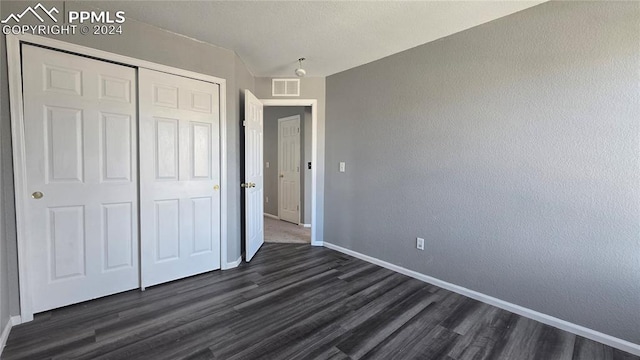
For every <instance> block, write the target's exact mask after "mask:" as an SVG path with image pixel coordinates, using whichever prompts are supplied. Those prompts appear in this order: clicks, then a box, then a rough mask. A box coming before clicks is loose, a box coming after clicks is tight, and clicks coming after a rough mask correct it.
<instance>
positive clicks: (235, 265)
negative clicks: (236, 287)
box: [229, 255, 242, 269]
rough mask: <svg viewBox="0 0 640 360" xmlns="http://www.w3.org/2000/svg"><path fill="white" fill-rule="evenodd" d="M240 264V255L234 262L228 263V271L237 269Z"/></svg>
mask: <svg viewBox="0 0 640 360" xmlns="http://www.w3.org/2000/svg"><path fill="white" fill-rule="evenodd" d="M241 262H242V255H240V257H239V258H237V259H236V261H234V262H230V263H229V269H232V268H236V267H238V266H239V265H240V263H241Z"/></svg>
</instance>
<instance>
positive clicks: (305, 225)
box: [298, 223, 311, 228]
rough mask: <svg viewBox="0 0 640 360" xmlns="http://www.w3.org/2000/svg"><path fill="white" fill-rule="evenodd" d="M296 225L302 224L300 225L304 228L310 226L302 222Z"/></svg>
mask: <svg viewBox="0 0 640 360" xmlns="http://www.w3.org/2000/svg"><path fill="white" fill-rule="evenodd" d="M298 225H299V226H302V227H306V228H310V227H311V224H303V223H299V224H298Z"/></svg>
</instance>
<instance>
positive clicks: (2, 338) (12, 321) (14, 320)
mask: <svg viewBox="0 0 640 360" xmlns="http://www.w3.org/2000/svg"><path fill="white" fill-rule="evenodd" d="M21 322H22V321H21V320H20V316H19V315H18V316H12V317H10V318H9V319H8V320H7V323H6V324H5V326H4V328H3V330H2V335H0V356H1V355H2V350H4V347H5V345H7V339H9V333H10V332H11V328H12V327H14V326H16V325H20V323H21Z"/></svg>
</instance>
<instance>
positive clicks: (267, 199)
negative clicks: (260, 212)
mask: <svg viewBox="0 0 640 360" xmlns="http://www.w3.org/2000/svg"><path fill="white" fill-rule="evenodd" d="M264 202H266V203H267V204H268V203H269V197H268V196H267V197H265V198H264Z"/></svg>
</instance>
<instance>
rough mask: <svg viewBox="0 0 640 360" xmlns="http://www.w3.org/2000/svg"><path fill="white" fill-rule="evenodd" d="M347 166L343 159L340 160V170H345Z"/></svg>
mask: <svg viewBox="0 0 640 360" xmlns="http://www.w3.org/2000/svg"><path fill="white" fill-rule="evenodd" d="M345 167H346V164H345V163H344V162H343V161H341V162H340V172H345Z"/></svg>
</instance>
